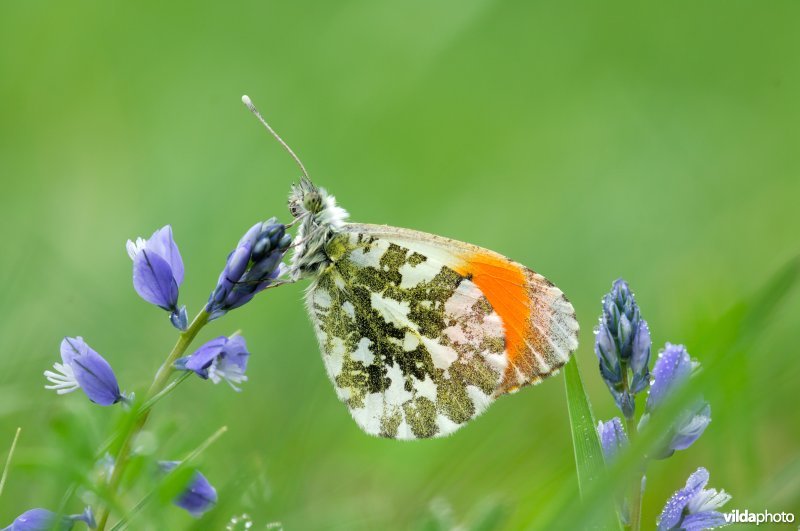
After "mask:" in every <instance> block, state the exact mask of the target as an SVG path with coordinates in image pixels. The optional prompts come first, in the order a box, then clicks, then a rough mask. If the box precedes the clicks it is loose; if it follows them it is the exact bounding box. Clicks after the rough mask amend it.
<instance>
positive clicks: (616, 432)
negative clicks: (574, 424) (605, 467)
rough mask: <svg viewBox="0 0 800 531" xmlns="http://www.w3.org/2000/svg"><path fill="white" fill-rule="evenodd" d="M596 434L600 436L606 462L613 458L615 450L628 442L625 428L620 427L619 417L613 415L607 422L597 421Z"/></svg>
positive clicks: (617, 450)
mask: <svg viewBox="0 0 800 531" xmlns="http://www.w3.org/2000/svg"><path fill="white" fill-rule="evenodd" d="M597 435H598V436H599V437H600V445H601V446H602V447H603V456H604V457H605V459H606V461H607V462H608V461H611V460H612V459H614V457H615V456H616V455H617V452H619V450H620V449H621V448H623V447H624V446H627V444H628V436H627V435H626V434H625V428H623V427H622V421H621V420H620V419H619V417H614V418H613V419H611V420H609V421H608V422H603V421H602V420H601V421H599V422H598V423H597Z"/></svg>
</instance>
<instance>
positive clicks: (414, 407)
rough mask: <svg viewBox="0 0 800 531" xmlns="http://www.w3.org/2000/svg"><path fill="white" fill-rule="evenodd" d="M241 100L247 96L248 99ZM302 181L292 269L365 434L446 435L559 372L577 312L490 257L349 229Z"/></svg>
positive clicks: (529, 276) (538, 278) (293, 201)
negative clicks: (306, 284) (503, 397)
mask: <svg viewBox="0 0 800 531" xmlns="http://www.w3.org/2000/svg"><path fill="white" fill-rule="evenodd" d="M243 99H244V98H243ZM245 103H246V104H248V107H250V108H251V111H253V112H254V113H255V114H256V115H257V116H258V117H259V118H260V119H261V121H262V123H263V124H264V125H266V127H267V129H268V130H269V131H270V132H271V133H272V134H273V135H274V136H275V137H276V138H278V140H279V141H280V142H281V144H282V145H283V146H284V147H285V148H286V149H287V150H288V151H289V153H290V154H291V155H292V156H293V157H294V158H295V161H296V162H297V163H298V164H299V166H300V168H301V170H302V171H303V177H302V178H301V180H300V183H299V184H297V185H294V186H293V187H292V190H291V193H290V196H289V210H290V212H291V214H292V216H293V217H294V218H295V222H296V223H298V225H299V226H298V230H297V235H296V237H295V244H294V253H293V255H292V257H291V261H290V265H289V274H290V275H291V277H292V279H293V280H299V279H303V278H307V279H310V280H311V284H310V286H309V287H308V289H307V291H306V295H305V303H306V307H307V310H308V314H309V316H310V318H311V322H312V323H313V326H314V330H315V332H316V336H317V339H318V341H319V345H320V350H321V352H322V359H323V362H324V364H325V369H326V371H327V373H328V376H329V377H330V380H331V382H332V383H333V385H334V388H335V389H336V394H337V396H338V397H339V399H340V400H341V401H342V402H344V403H345V405H346V406H347V408H348V409H349V411H350V414H351V415H352V417H353V419H354V420H355V422H356V424H358V426H359V427H360V428H361V429H362V430H364V431H365V432H366V433H368V434H371V435H376V436H380V437H387V438H394V439H422V438H432V437H442V436H446V435H449V434H451V433H453V432H454V431H456V430H458V429H459V428H460V427H462V426H464V425H465V424H466V423H467V422H468V421H470V420H471V419H473V418H475V417H476V416H478V415H480V414H481V413H482V412H483V411H484V410H486V408H487V407H488V406H489V405H490V404H491V403H492V402H493V401H494V400H495V399H497V398H498V397H499V396H501V395H504V394H507V393H513V392H515V391H517V390H518V389H520V388H521V387H524V386H526V385H530V384H536V383H539V382H541V381H542V380H544V379H545V378H547V377H548V376H551V375H553V374H555V373H556V372H558V370H559V369H560V368H561V367H562V366H563V365H564V364H565V363H566V362H567V361H568V360H569V357H570V355H571V353H572V352H574V351H575V349H576V348H577V346H578V322H577V320H576V318H575V311H574V309H573V307H572V304H570V302H569V301H568V300H567V298H566V297H565V296H564V294H563V293H562V291H561V290H560V289H558V288H557V287H556V286H554V285H553V284H552V283H551V282H549V281H548V280H547V279H546V278H544V277H543V276H542V275H540V274H538V273H536V272H534V271H532V270H531V269H528V268H527V267H525V266H523V265H521V264H519V263H517V262H514V261H512V260H510V259H508V258H506V257H505V256H502V255H500V254H498V253H496V252H494V251H490V250H488V249H483V248H481V247H478V246H475V245H471V244H469V243H464V242H460V241H456V240H452V239H449V238H445V237H442V236H437V235H434V234H428V233H425V232H419V231H415V230H410V229H403V228H397V227H391V226H388V225H369V224H361V223H350V222H348V213H347V211H346V210H345V209H343V208H342V207H340V206H339V205H338V204H337V203H336V200H335V198H334V196H332V195H330V194H329V193H328V192H327V191H326V190H325V189H324V188H320V187H317V186H316V185H315V184H314V183H313V182H312V181H311V180H310V179H309V178H308V174H307V172H306V171H305V168H304V167H303V164H302V163H301V162H300V160H299V159H298V158H297V156H296V155H294V153H293V152H292V151H291V149H290V148H289V147H288V146H287V145H286V144H285V143H284V142H283V141H282V140H281V139H280V137H278V136H277V134H276V133H275V132H274V131H273V130H272V128H271V127H269V125H267V124H266V122H265V121H264V120H263V118H261V116H260V114H258V111H256V110H255V108H254V107H253V106H252V103H251V102H249V99H247V100H246V101H245Z"/></svg>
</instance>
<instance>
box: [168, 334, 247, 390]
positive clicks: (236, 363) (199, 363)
mask: <svg viewBox="0 0 800 531" xmlns="http://www.w3.org/2000/svg"><path fill="white" fill-rule="evenodd" d="M249 357H250V353H249V352H248V351H247V344H246V343H245V340H244V338H243V337H242V336H233V337H231V338H227V337H224V336H222V337H217V338H215V339H212V340H211V341H209V342H208V343H205V344H204V345H203V346H201V347H200V348H199V349H197V350H196V351H195V352H194V353H192V354H191V355H189V356H186V357H184V358H180V359H179V360H177V361H175V367H176V368H178V369H180V370H187V371H193V372H195V373H196V374H197V375H198V376H200V377H201V378H203V379H204V380H211V381H212V382H214V383H215V384H216V383H219V382H220V381H222V380H225V381H226V382H228V384H230V386H231V387H233V389H235V390H236V391H239V390H240V389H239V388H238V387H237V386H236V385H237V384H240V383H242V382H244V381H247V376H246V375H245V374H244V373H245V371H246V370H247V358H249Z"/></svg>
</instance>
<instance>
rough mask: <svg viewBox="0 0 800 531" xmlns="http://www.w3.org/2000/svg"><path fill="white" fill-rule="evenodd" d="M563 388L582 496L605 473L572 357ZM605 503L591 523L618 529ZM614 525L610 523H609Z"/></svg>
mask: <svg viewBox="0 0 800 531" xmlns="http://www.w3.org/2000/svg"><path fill="white" fill-rule="evenodd" d="M564 384H565V387H566V391H567V410H568V411H569V425H570V430H571V431H572V447H573V449H574V452H575V468H576V470H577V474H578V490H579V492H580V494H581V496H583V494H584V493H585V492H586V491H587V490H589V489H590V487H591V485H592V484H593V483H596V482H597V481H598V479H599V478H600V476H601V475H602V474H603V472H604V470H605V460H604V458H603V449H602V448H601V446H600V439H599V438H598V436H597V430H596V428H595V423H594V415H593V414H592V407H591V405H590V403H589V398H588V397H587V396H586V391H584V389H583V382H582V381H581V374H580V371H579V370H578V361H577V358H576V357H575V356H573V357H572V359H571V360H569V362H567V364H566V365H565V366H564ZM610 500H611V499H610V498H609V499H608V504H607V510H606V511H605V512H604V514H603V515H602V516H601V519H599V520H596V521H595V522H593V524H592V525H593V526H596V525H597V522H599V521H601V522H608V523H609V525H606V526H603V528H608V529H621V524H620V522H619V518H618V517H617V515H616V512H615V510H614V503H613V501H610ZM612 522H613V523H612Z"/></svg>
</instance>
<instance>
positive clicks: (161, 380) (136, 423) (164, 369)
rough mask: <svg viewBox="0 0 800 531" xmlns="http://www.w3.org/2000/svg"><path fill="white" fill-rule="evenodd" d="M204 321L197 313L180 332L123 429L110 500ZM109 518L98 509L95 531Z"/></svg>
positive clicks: (202, 314)
mask: <svg viewBox="0 0 800 531" xmlns="http://www.w3.org/2000/svg"><path fill="white" fill-rule="evenodd" d="M208 317H209V315H208V313H206V312H205V310H203V311H201V312H200V313H199V314H197V317H195V318H194V320H193V321H192V324H190V325H189V328H187V329H186V330H184V331H183V332H181V335H180V336H179V337H178V341H177V343H175V346H174V347H173V348H172V351H171V352H170V353H169V355H168V356H167V359H165V360H164V363H163V364H162V365H161V367H160V368H159V369H158V372H157V373H156V377H155V379H154V380H153V383H152V384H151V385H150V389H148V391H147V395H145V398H144V403H143V406H142V407H139V408H137V409H136V410H135V413H134V415H135V419H134V420H133V422H131V423H130V424H129V425H128V426H126V430H125V432H124V434H123V435H122V438H121V441H120V443H119V447H118V450H117V452H115V455H114V470H113V472H112V473H111V477H110V478H109V480H108V484H107V487H108V493H109V495H110V496H114V495H116V492H117V490H118V489H119V484H120V481H121V480H122V475H123V473H124V472H125V467H126V466H127V464H128V457H129V454H130V450H131V444H132V442H133V439H134V437H136V435H137V434H138V433H139V432H140V431H142V428H143V427H144V425H145V424H146V423H147V419H148V417H149V416H150V411H151V406H152V405H153V404H154V403H155V402H156V401H157V400H158V399H160V398H161V397H163V396H164V395H165V394H166V393H167V392H169V390H171V389H172V388H174V385H173V386H172V388H170V385H172V384H170V383H169V378H170V376H171V374H172V372H173V371H174V370H175V369H174V368H173V366H172V364H173V363H175V360H177V359H178V358H180V357H181V356H182V355H183V353H184V352H186V349H187V348H188V347H189V345H190V344H191V342H192V341H193V340H194V338H195V336H197V333H198V332H200V329H202V328H203V327H204V326H205V325H206V324H207V323H208ZM175 385H177V384H175ZM168 388H169V389H168ZM165 391H166V392H165ZM162 393H163V394H162ZM109 514H110V509H109V506H108V504H106V505H105V506H103V508H102V509H100V511H99V512H98V515H97V530H98V531H103V530H104V529H105V527H106V524H107V523H108V517H109Z"/></svg>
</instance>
